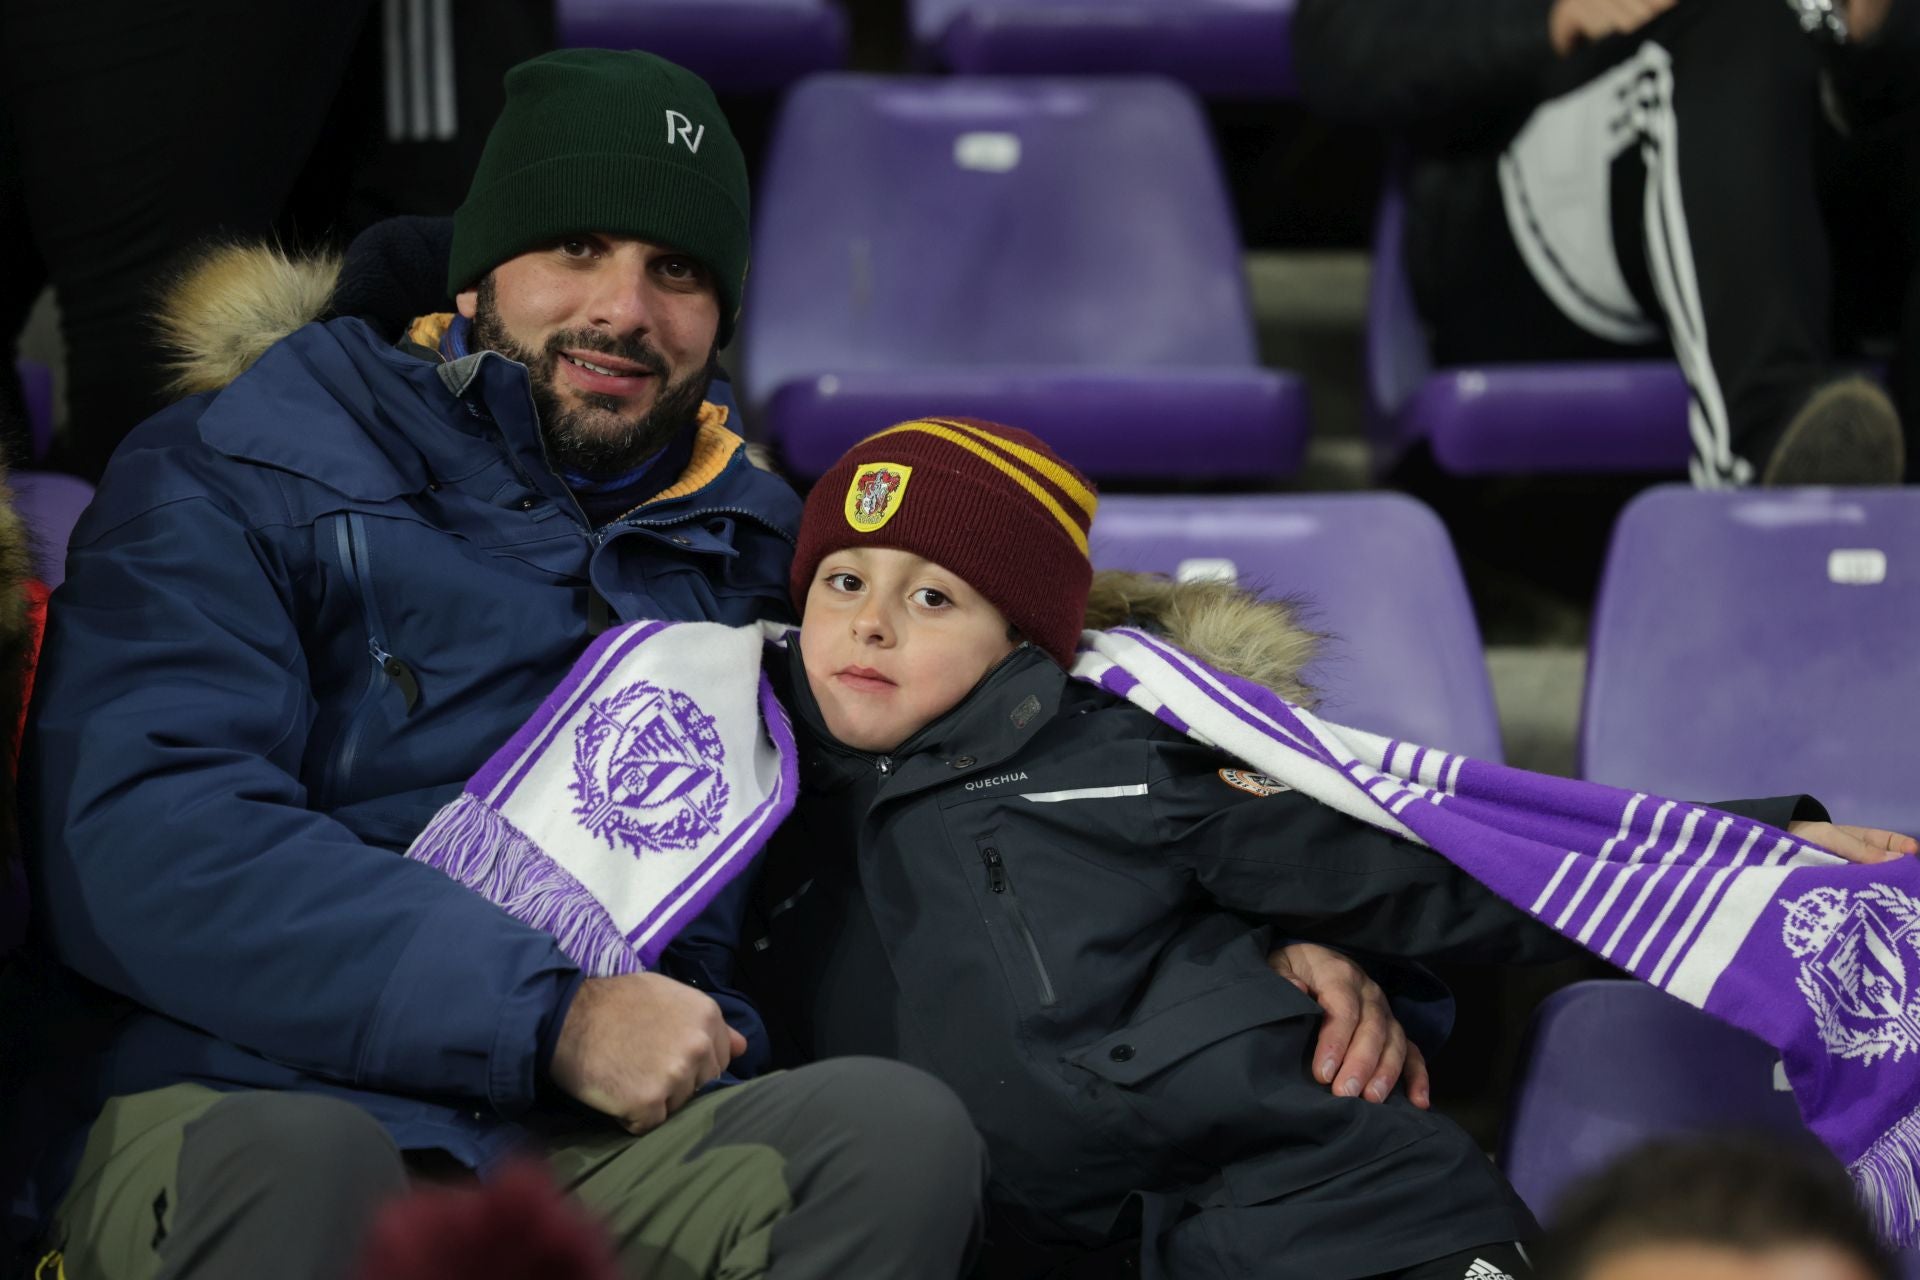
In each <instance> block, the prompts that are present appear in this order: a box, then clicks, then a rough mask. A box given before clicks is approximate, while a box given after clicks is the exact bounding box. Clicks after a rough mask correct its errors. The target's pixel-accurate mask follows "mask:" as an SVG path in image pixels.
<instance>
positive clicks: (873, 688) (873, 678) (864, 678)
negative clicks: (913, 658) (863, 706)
mask: <svg viewBox="0 0 1920 1280" xmlns="http://www.w3.org/2000/svg"><path fill="white" fill-rule="evenodd" d="M834 679H836V680H838V681H840V683H842V684H844V685H846V686H847V687H848V688H850V689H858V690H860V691H862V692H864V693H877V692H879V691H881V690H883V689H891V688H893V687H894V682H893V681H891V680H889V679H887V678H886V677H885V676H883V675H881V674H880V673H879V672H878V671H875V670H874V669H873V668H872V667H842V668H841V669H840V670H838V671H836V672H834Z"/></svg>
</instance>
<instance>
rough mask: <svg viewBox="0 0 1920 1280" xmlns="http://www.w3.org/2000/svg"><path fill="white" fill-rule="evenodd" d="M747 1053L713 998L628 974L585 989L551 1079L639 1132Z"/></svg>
mask: <svg viewBox="0 0 1920 1280" xmlns="http://www.w3.org/2000/svg"><path fill="white" fill-rule="evenodd" d="M746 1051H747V1042H746V1039H745V1038H744V1037H742V1036H741V1034H740V1033H739V1032H738V1031H735V1030H734V1029H733V1028H732V1027H729V1026H728V1025H727V1021H726V1019H725V1018H723V1017H721V1016H720V1006H719V1005H718V1004H715V1003H714V1000H713V997H712V996H709V995H705V994H703V993H702V992H699V991H696V990H694V989H693V988H692V987H689V986H687V985H686V984H684V983H680V982H675V981H674V980H673V979H671V978H663V977H661V976H660V975H659V974H657V973H629V974H623V975H621V976H619V977H616V978H588V979H587V980H586V981H585V982H583V983H581V984H580V990H579V992H578V993H576V994H575V995H574V997H573V1005H572V1006H571V1007H570V1008H569V1009H568V1010H567V1020H566V1022H565V1023H563V1024H562V1025H561V1027H560V1040H559V1043H558V1044H556V1045H555V1046H554V1050H553V1064H552V1066H551V1067H550V1068H549V1074H550V1075H551V1076H552V1077H553V1082H554V1083H555V1084H557V1085H559V1086H560V1087H561V1088H562V1089H564V1090H566V1091H567V1092H568V1093H570V1094H572V1095H573V1096H574V1097H576V1098H578V1099H579V1100H580V1101H582V1102H584V1103H586V1104H587V1105H588V1106H590V1107H592V1108H593V1109H594V1110H595V1111H602V1112H605V1113H606V1114H607V1115H610V1116H612V1117H613V1118H614V1119H615V1120H618V1121H619V1122H620V1124H621V1127H622V1128H624V1129H626V1131H627V1132H628V1133H635V1134H639V1133H645V1132H646V1131H647V1130H649V1129H652V1128H654V1127H655V1126H657V1125H658V1124H660V1123H661V1122H662V1121H663V1120H665V1119H666V1118H667V1117H668V1116H670V1115H672V1114H673V1113H674V1112H676V1111H678V1110H679V1109H680V1108H681V1107H683V1106H685V1105H686V1104H687V1100H688V1099H690V1098H692V1097H693V1095H694V1093H695V1092H696V1091H697V1090H698V1089H699V1088H700V1086H701V1085H703V1084H706V1083H707V1082H708V1081H709V1080H713V1079H716V1078H717V1077H718V1076H719V1075H720V1073H721V1072H723V1071H725V1070H726V1069H727V1064H728V1063H730V1062H732V1061H733V1060H734V1059H735V1058H737V1057H739V1056H740V1055H741V1054H743V1053H745V1052H746Z"/></svg>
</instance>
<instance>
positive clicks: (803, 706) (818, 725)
mask: <svg viewBox="0 0 1920 1280" xmlns="http://www.w3.org/2000/svg"><path fill="white" fill-rule="evenodd" d="M786 674H787V679H788V682H789V690H788V701H787V705H788V707H789V708H790V709H791V710H792V711H793V713H794V715H795V716H796V717H797V718H798V719H799V721H800V723H801V725H802V726H803V727H804V728H805V730H806V736H805V738H804V739H803V742H804V744H805V745H804V747H803V755H802V760H801V769H802V777H803V779H804V781H805V783H806V785H807V786H808V787H809V788H813V789H818V790H823V791H834V790H839V789H841V788H842V787H845V786H848V785H850V784H852V783H854V782H856V781H859V780H861V779H866V778H871V777H872V776H873V774H874V772H875V770H876V769H877V768H878V766H879V763H880V762H881V761H882V760H885V761H886V762H887V767H888V775H889V780H888V781H887V782H885V783H883V784H882V785H881V787H880V789H879V792H878V796H877V801H876V802H884V801H887V800H893V799H898V798H900V797H901V796H904V795H907V794H909V793H912V792H915V791H921V790H925V789H926V788H929V787H934V786H939V785H941V784H943V783H947V782H958V781H960V780H962V779H965V778H971V777H973V776H975V775H976V774H979V773H983V772H985V771H987V770H990V769H993V768H994V767H996V766H998V765H1000V764H1002V763H1004V762H1005V761H1007V760H1009V759H1011V758H1013V756H1015V755H1016V754H1018V753H1019V752H1020V751H1021V750H1022V749H1023V748H1024V747H1025V746H1026V745H1027V743H1028V742H1029V741H1031V740H1032V738H1033V737H1034V735H1035V734H1037V733H1039V732H1040V730H1041V729H1042V728H1043V727H1044V726H1045V725H1047V724H1048V723H1049V722H1051V721H1052V719H1053V717H1054V715H1055V713H1056V712H1058V711H1059V709H1060V702H1061V698H1062V695H1063V692H1064V690H1065V688H1066V684H1067V673H1066V672H1064V671H1062V670H1061V669H1060V666H1059V664H1058V663H1056V662H1055V661H1054V660H1053V659H1052V658H1049V657H1048V656H1047V655H1046V654H1045V653H1043V652H1041V651H1040V650H1038V649H1036V648H1034V647H1033V646H1032V645H1030V644H1023V645H1021V646H1020V647H1019V648H1018V649H1015V650H1014V651H1013V652H1012V653H1011V654H1009V655H1007V657H1006V659H1005V660H1004V661H1002V662H1001V663H1000V664H999V665H998V666H996V667H994V668H993V669H992V670H991V671H989V672H988V673H987V674H986V675H985V676H983V677H982V678H981V680H980V683H979V684H977V685H975V686H974V688H973V691H972V692H971V693H969V694H967V696H966V697H964V698H962V699H961V700H960V703H959V705H958V706H956V707H954V708H953V710H951V711H949V712H947V714H945V715H944V716H941V717H940V718H939V719H938V720H935V721H934V722H933V723H932V724H929V725H927V726H926V727H925V728H923V729H921V730H920V731H919V732H918V733H916V734H914V735H913V737H911V738H909V739H908V740H907V741H906V742H904V743H902V744H900V746H899V747H898V748H896V749H895V750H894V751H892V752H890V753H887V754H885V755H880V754H877V753H873V752H863V751H856V750H854V749H853V748H852V747H848V746H844V745H842V744H841V743H840V742H839V741H838V740H836V739H835V738H834V736H833V735H832V734H831V733H829V732H828V731H827V725H826V720H825V718H824V717H823V716H822V715H821V713H820V704H819V703H818V702H816V701H815V700H814V697H813V690H812V689H811V688H810V687H809V686H808V684H807V673H806V669H805V667H804V665H803V664H802V661H801V657H800V633H799V632H798V631H793V632H791V633H789V634H788V636H787V667H786Z"/></svg>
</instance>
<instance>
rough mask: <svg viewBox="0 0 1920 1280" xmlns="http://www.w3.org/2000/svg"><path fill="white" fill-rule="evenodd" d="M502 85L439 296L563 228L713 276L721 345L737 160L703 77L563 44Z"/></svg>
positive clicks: (735, 246) (729, 316)
mask: <svg viewBox="0 0 1920 1280" xmlns="http://www.w3.org/2000/svg"><path fill="white" fill-rule="evenodd" d="M506 86H507V105H506V107H505V108H504V109H503V110H502V111H501V112H500V119H499V120H497V121H496V122H495V123H494V126H493V132H492V133H490V134H488V135H487V145H486V149H485V151H484V152H482V154H481V156H480V167H479V168H478V169H477V170H475V171H474V175H473V185H472V186H471V187H470V188H468V190H467V199H466V203H464V204H462V205H461V206H460V207H459V208H458V209H456V210H455V211H454V214H453V258H452V261H451V262H450V263H449V264H448V268H447V290H448V292H449V293H459V292H460V291H461V290H463V289H469V288H472V287H473V285H474V283H475V282H476V281H477V280H479V279H480V278H481V277H482V276H484V275H486V273H487V272H489V271H491V270H493V268H495V267H496V266H498V265H500V264H501V263H502V262H505V261H506V260H507V259H508V258H511V257H514V256H515V255H517V254H521V253H525V252H526V251H527V250H529V249H532V248H535V247H537V246H539V245H541V244H543V243H545V242H547V241H550V240H553V239H555V238H557V237H559V236H563V235H567V234H569V233H576V232H587V231H604V232H611V233H615V234H620V235H630V236H638V237H640V238H641V239H643V240H651V241H654V242H656V243H658V244H665V245H671V246H673V247H674V248H676V249H680V250H684V251H685V252H686V253H688V254H690V255H691V256H692V257H694V258H695V259H697V260H698V261H699V262H700V263H701V265H703V266H705V267H706V268H707V270H709V271H710V272H712V273H713V281H714V286H715V288H716V289H717V290H718V291H719V294H720V334H719V340H720V343H721V345H723V346H724V345H725V344H726V342H727V341H728V339H730V338H731V337H732V336H733V323H734V320H735V318H736V317H737V316H738V315H739V313H740V293H741V290H742V288H743V287H744V286H745V284H746V279H747V162H746V158H745V157H744V156H743V155H741V153H740V144H739V143H738V142H736V141H734V137H733V131H732V130H731V129H729V128H728V127H727V118H726V117H725V116H723V115H722V114H720V104H719V103H718V102H716V101H715V100H714V97H713V90H711V89H709V88H708V87H707V82H706V81H704V80H702V79H701V78H700V77H699V76H696V75H694V74H693V72H691V71H688V70H687V69H686V68H684V67H679V66H675V65H674V64H673V63H671V62H668V61H666V60H665V59H664V58H656V57H654V56H653V55H652V54H650V53H637V52H634V53H627V52H619V51H616V50H612V49H561V50H559V51H557V52H555V53H548V54H543V55H541V56H540V57H538V58H534V59H532V60H531V61H528V62H523V63H521V64H520V65H519V66H517V67H515V68H513V69H512V70H511V71H509V72H507V81H506Z"/></svg>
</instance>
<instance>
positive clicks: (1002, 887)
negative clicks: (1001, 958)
mask: <svg viewBox="0 0 1920 1280" xmlns="http://www.w3.org/2000/svg"><path fill="white" fill-rule="evenodd" d="M980 861H982V862H983V863H985V864H986V867H987V888H988V889H989V890H991V891H992V892H993V893H995V894H996V895H999V896H1000V898H1001V900H1002V901H1004V902H1005V903H1006V904H1007V917H1008V918H1009V919H1010V920H1012V921H1013V931H1014V933H1015V934H1016V935H1018V936H1019V938H1020V943H1021V945H1022V946H1024V947H1025V948H1026V949H1027V959H1028V960H1029V961H1031V962H1032V964H1033V976H1034V978H1035V980H1036V985H1037V986H1038V988H1039V992H1040V1004H1041V1006H1042V1007H1043V1008H1051V1007H1052V1006H1053V1005H1054V1004H1055V1003H1057V1001H1056V999H1055V997H1054V993H1053V979H1052V978H1051V977H1049V976H1048V975H1047V962H1046V961H1045V960H1043V959H1042V958H1041V956H1040V944H1039V943H1038V942H1036V941H1034V937H1033V930H1032V929H1031V928H1030V927H1028V925H1027V913H1026V912H1025V911H1024V910H1022V909H1021V906H1020V895H1019V894H1017V893H1015V892H1014V891H1013V877H1012V876H1010V875H1008V874H1007V862H1006V859H1005V858H1002V857H1001V856H1000V851H999V850H998V849H996V848H994V847H993V846H992V845H984V846H982V847H981V850H980Z"/></svg>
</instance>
